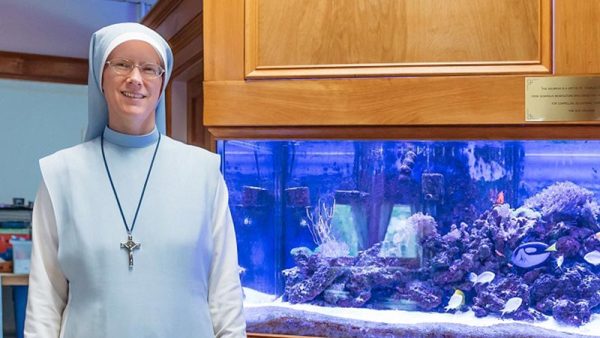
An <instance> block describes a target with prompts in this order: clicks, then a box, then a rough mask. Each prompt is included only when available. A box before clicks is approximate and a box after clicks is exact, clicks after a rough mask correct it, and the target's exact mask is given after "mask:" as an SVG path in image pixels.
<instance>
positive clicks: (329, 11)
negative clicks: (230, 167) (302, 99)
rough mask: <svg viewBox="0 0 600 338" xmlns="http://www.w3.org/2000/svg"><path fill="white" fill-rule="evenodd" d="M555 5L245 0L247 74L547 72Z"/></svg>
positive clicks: (528, 1)
mask: <svg viewBox="0 0 600 338" xmlns="http://www.w3.org/2000/svg"><path fill="white" fill-rule="evenodd" d="M550 9H551V4H550V1H548V0H504V1H495V0H454V1H438V0H358V1H357V0H286V1H280V0H248V1H247V6H246V21H247V26H246V27H247V32H246V44H247V49H246V75H247V77H248V78H264V77H309V76H325V77H330V76H336V75H337V76H352V75H369V74H372V75H381V74H383V75H386V74H390V75H391V74H469V73H548V72H549V70H550V52H551V50H550V49H551V42H550V41H551V40H550V32H551V26H550V22H551V20H550V16H551V10H550ZM480 67H481V68H480ZM479 68H480V69H479Z"/></svg>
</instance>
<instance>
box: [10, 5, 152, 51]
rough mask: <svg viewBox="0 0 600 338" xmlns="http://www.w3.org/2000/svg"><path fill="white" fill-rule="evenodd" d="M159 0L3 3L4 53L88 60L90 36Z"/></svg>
mask: <svg viewBox="0 0 600 338" xmlns="http://www.w3.org/2000/svg"><path fill="white" fill-rule="evenodd" d="M156 1H157V0H0V51H3V52H18V53H28V54H42V55H54V56H67V57H76V58H87V56H88V47H89V41H90V37H91V35H92V33H93V32H95V31H96V30H98V29H99V28H101V27H103V26H106V25H109V24H112V23H117V22H125V21H140V19H141V18H142V17H143V15H144V14H145V13H146V12H147V10H148V9H149V8H150V7H151V5H152V4H154V3H155V2H156Z"/></svg>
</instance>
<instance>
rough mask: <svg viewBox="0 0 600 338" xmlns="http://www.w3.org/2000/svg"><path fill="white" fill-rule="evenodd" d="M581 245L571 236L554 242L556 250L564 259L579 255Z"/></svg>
mask: <svg viewBox="0 0 600 338" xmlns="http://www.w3.org/2000/svg"><path fill="white" fill-rule="evenodd" d="M580 247H581V244H579V241H577V239H575V238H573V237H571V236H564V237H561V238H559V239H558V241H556V250H557V251H558V252H559V253H561V254H563V255H564V256H565V257H575V256H577V255H578V254H579V248H580Z"/></svg>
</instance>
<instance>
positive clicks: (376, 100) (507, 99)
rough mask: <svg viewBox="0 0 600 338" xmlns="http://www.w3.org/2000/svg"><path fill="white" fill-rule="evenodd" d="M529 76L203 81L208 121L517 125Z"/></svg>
mask: <svg viewBox="0 0 600 338" xmlns="http://www.w3.org/2000/svg"><path fill="white" fill-rule="evenodd" d="M524 83H525V82H524V78H523V77H521V76H503V77H475V76H472V77H443V78H440V77H426V78H386V79H376V78H372V79H337V80H333V79H332V80H279V81H247V82H244V81H227V82H205V83H204V94H205V102H204V104H205V105H204V108H205V112H206V113H205V118H204V122H205V124H206V125H207V126H336V125H402V124H411V125H418V124H453V125H456V124H496V123H497V124H518V123H523V122H524V119H525V116H524V94H523V92H524V86H525V84H524Z"/></svg>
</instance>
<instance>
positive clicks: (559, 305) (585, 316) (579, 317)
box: [552, 299, 590, 326]
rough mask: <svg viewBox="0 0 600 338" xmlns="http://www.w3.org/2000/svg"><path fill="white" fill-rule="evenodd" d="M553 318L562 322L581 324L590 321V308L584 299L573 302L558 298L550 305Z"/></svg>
mask: <svg viewBox="0 0 600 338" xmlns="http://www.w3.org/2000/svg"><path fill="white" fill-rule="evenodd" d="M552 313H553V315H554V318H555V319H556V320H557V321H559V322H561V323H564V324H567V325H573V326H581V325H582V324H583V323H587V322H589V321H590V308H589V305H588V303H587V302H586V301H580V302H577V303H575V302H573V301H571V300H568V299H559V300H558V301H557V302H556V303H555V304H554V306H553V307H552Z"/></svg>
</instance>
